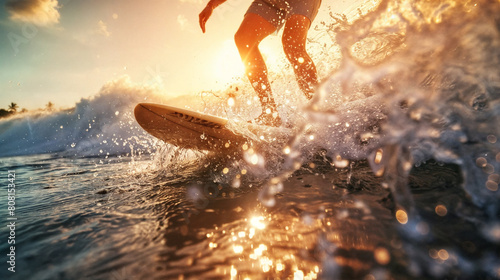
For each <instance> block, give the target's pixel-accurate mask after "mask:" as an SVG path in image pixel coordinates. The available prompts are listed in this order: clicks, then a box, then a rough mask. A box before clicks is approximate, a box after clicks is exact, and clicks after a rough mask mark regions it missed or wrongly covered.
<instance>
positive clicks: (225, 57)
mask: <svg viewBox="0 0 500 280" xmlns="http://www.w3.org/2000/svg"><path fill="white" fill-rule="evenodd" d="M276 46H279V45H278V44H276V42H274V41H273V40H267V42H263V44H261V45H260V46H259V50H260V52H261V53H262V56H263V57H264V60H265V62H266V66H267V68H268V70H269V71H270V72H273V71H280V70H279V68H280V67H281V66H282V63H281V61H282V59H283V54H282V53H280V52H279V49H277V47H276ZM212 65H213V73H212V75H213V79H215V82H217V84H219V85H220V86H221V87H222V88H224V87H226V86H227V85H228V84H231V83H233V82H234V81H235V80H236V79H238V78H241V77H243V76H244V75H245V68H244V66H243V62H241V58H240V55H239V53H238V49H237V48H236V45H235V43H234V41H232V40H226V41H224V42H223V43H222V46H221V47H220V49H219V50H218V51H217V52H216V55H215V56H214V61H213V63H212Z"/></svg>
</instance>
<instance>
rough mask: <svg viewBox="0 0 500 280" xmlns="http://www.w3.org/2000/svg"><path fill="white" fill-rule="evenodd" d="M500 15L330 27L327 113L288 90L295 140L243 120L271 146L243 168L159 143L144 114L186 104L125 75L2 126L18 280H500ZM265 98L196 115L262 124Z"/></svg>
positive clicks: (487, 11)
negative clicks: (140, 120) (140, 116)
mask: <svg viewBox="0 0 500 280" xmlns="http://www.w3.org/2000/svg"><path fill="white" fill-rule="evenodd" d="M499 15H500V2H499V1H493V0H490V1H451V0H450V1H380V2H373V1H367V2H365V3H364V5H362V6H361V8H360V9H359V10H353V11H346V14H345V16H342V15H334V14H332V15H331V16H332V17H331V20H330V22H321V23H318V26H317V27H315V30H314V31H311V34H312V36H311V37H312V40H311V42H310V44H309V45H310V47H311V48H312V50H313V51H312V53H313V57H315V60H316V61H318V70H319V72H320V76H321V77H323V82H322V84H321V85H320V87H319V88H318V90H317V92H316V95H315V97H314V98H313V100H312V101H311V102H310V103H308V104H307V105H306V106H305V107H303V104H305V102H304V100H305V99H304V100H302V99H301V98H303V97H301V96H300V95H299V93H298V90H297V88H296V86H295V84H294V83H293V74H291V71H287V70H291V69H289V68H286V67H285V68H283V69H284V70H283V72H282V73H273V74H272V75H273V77H272V78H273V80H274V81H275V82H274V83H273V90H274V92H275V94H276V99H277V101H278V102H279V104H280V108H279V110H280V114H281V115H282V117H283V119H284V120H285V122H286V125H288V126H293V129H292V130H289V129H283V131H282V133H281V134H280V135H277V136H276V138H275V139H265V140H262V139H260V137H259V135H252V134H250V132H248V131H245V130H244V128H243V127H239V126H238V123H237V122H233V121H231V124H230V127H231V129H234V130H235V131H236V132H238V133H242V134H245V135H246V136H247V137H249V139H253V140H254V141H253V144H254V145H251V146H250V147H249V148H247V149H244V150H243V149H242V151H241V153H238V154H231V155H225V154H217V153H208V152H202V151H192V150H183V149H179V148H177V147H174V146H171V145H168V144H165V143H162V142H161V141H158V140H156V139H154V138H153V137H151V136H149V135H147V134H146V133H145V132H144V131H142V129H141V128H140V127H139V126H138V125H137V124H136V123H135V120H134V119H133V116H132V111H133V107H134V106H135V104H136V103H138V102H141V101H149V102H169V101H167V100H164V99H162V97H161V94H160V93H158V92H157V91H155V89H153V88H150V87H146V86H141V85H137V84H134V83H133V82H131V81H129V80H127V79H126V78H122V79H119V80H116V81H112V82H110V83H108V84H106V85H104V86H103V88H102V89H101V91H100V92H99V93H98V94H97V95H96V96H95V97H93V98H89V99H82V100H81V101H80V102H78V103H77V104H76V105H75V108H73V109H69V110H65V111H55V112H39V113H31V114H25V115H18V116H16V117H15V118H10V119H2V120H0V156H1V158H0V174H1V180H3V182H1V185H2V186H3V188H2V189H3V191H2V193H3V194H2V195H0V204H1V205H3V206H0V215H1V216H2V217H3V218H2V220H3V221H4V226H2V227H0V237H1V239H0V240H3V241H0V252H1V255H2V258H1V260H2V261H1V263H2V265H1V266H0V278H1V279H117V280H118V279H499V278H500V253H499V252H500V218H499V217H500V203H499V201H500V200H499V199H500V191H499V190H498V184H499V183H500V175H499V170H500V143H499V141H498V137H500V129H499V128H500V127H499V125H498V124H499V121H500V117H499V116H500V102H499V100H500V68H499V65H500V17H499ZM249 100H250V101H252V100H253V93H252V90H251V89H250V88H249V85H248V84H247V82H245V81H244V80H242V81H236V82H235V84H234V85H232V86H231V87H230V89H229V90H228V91H227V92H222V93H217V94H208V93H202V94H200V96H199V97H195V98H193V101H194V102H191V103H193V104H194V103H198V104H200V107H199V108H193V109H198V110H200V111H204V112H208V113H213V114H218V115H222V116H228V117H229V118H230V119H231V120H234V119H240V120H241V119H243V120H246V119H249V118H251V117H252V116H253V115H254V114H255V113H258V112H257V111H256V109H255V103H254V102H253V103H252V102H249ZM221 104H223V105H221ZM192 106H194V105H192ZM257 109H258V108H257ZM9 184H10V185H9ZM14 190H15V192H14ZM9 191H10V192H9ZM9 194H10V195H9ZM9 206H10V209H9ZM13 242H15V244H14V243H13ZM12 246H13V247H12ZM9 268H10V269H11V270H15V272H12V271H11V270H9Z"/></svg>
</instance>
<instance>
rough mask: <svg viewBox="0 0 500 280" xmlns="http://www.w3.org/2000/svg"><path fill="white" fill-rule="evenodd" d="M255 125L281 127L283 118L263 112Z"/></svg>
mask: <svg viewBox="0 0 500 280" xmlns="http://www.w3.org/2000/svg"><path fill="white" fill-rule="evenodd" d="M253 122H254V123H256V124H260V125H268V126H276V127H278V126H281V118H280V116H279V115H278V113H276V112H275V113H267V112H262V114H260V116H258V117H257V118H256V119H254V120H253Z"/></svg>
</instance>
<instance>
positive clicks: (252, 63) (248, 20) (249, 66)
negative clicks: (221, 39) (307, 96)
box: [234, 13, 277, 118]
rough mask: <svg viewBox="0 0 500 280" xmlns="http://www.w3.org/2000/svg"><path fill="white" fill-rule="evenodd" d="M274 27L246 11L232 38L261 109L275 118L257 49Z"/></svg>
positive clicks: (271, 99) (264, 70) (269, 88)
mask: <svg viewBox="0 0 500 280" xmlns="http://www.w3.org/2000/svg"><path fill="white" fill-rule="evenodd" d="M275 30H276V27H275V26H274V25H272V24H271V23H269V22H268V21H267V20H266V19H264V18H263V17H262V16H260V15H257V14H254V13H247V14H246V15H245V17H244V19H243V22H242V23H241V25H240V27H239V29H238V31H237V32H236V34H235V35H234V40H235V42H236V46H237V47H238V51H239V53H240V56H241V60H242V61H243V63H244V65H245V70H246V74H247V77H248V79H249V80H250V83H251V84H252V87H253V88H254V90H255V92H256V93H257V95H258V96H259V99H260V102H261V103H262V107H263V108H262V109H263V110H262V111H263V112H264V113H267V114H268V115H275V118H277V110H276V103H275V102H274V98H273V95H272V91H271V85H270V84H269V79H268V77H267V67H266V63H265V61H264V59H263V58H262V54H261V53H260V50H259V44H260V42H261V41H262V40H263V39H264V38H266V37H267V36H269V35H270V34H272V33H273V32H274V31H275Z"/></svg>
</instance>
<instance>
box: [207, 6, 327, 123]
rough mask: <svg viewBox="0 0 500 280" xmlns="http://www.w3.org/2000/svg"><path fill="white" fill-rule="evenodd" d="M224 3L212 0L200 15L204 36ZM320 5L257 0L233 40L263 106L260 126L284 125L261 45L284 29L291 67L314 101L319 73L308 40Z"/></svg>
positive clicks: (309, 97)
mask: <svg viewBox="0 0 500 280" xmlns="http://www.w3.org/2000/svg"><path fill="white" fill-rule="evenodd" d="M224 2H226V0H210V1H209V2H208V4H207V6H206V7H205V9H203V11H202V12H201V13H200V15H199V18H200V27H201V30H202V31H203V33H205V24H206V22H207V20H208V19H209V18H210V16H211V15H212V12H213V10H214V9H215V8H216V7H217V6H219V5H221V4H222V3H224ZM320 5H321V0H287V1H285V0H254V1H253V2H252V4H251V5H250V7H249V8H248V10H247V12H246V14H245V17H244V18H243V22H242V23H241V25H240V27H239V29H238V31H237V32H236V34H235V35H234V40H235V43H236V47H237V48H238V51H239V53H240V56H241V60H242V61H243V63H244V65H245V72H246V75H247V77H248V79H249V80H250V83H251V84H252V87H253V88H254V90H255V92H256V93H257V95H258V96H259V99H260V102H261V104H262V114H261V115H260V116H259V117H258V118H257V119H255V121H256V122H257V123H259V124H265V125H273V126H280V125H281V118H280V116H279V115H278V111H277V107H276V103H275V101H274V98H273V94H272V91H271V86H270V84H269V80H268V77H267V67H266V64H265V62H264V59H263V58H262V54H261V53H260V51H259V44H260V42H261V41H262V40H263V39H264V38H266V37H267V36H269V35H270V34H272V33H273V32H275V31H277V30H279V29H280V28H281V27H283V26H284V30H283V37H282V44H283V50H284V52H285V55H286V57H287V59H288V61H290V63H291V64H292V67H293V69H294V72H295V76H296V78H297V82H298V84H299V87H300V89H301V90H302V92H303V93H304V94H305V96H306V97H307V98H308V99H311V98H312V94H313V92H314V87H315V86H316V85H317V84H318V74H317V71H316V66H315V65H314V62H313V61H312V59H311V58H310V56H309V54H308V53H307V52H306V39H307V32H308V30H309V27H310V26H311V22H312V21H313V20H314V18H315V16H316V14H317V13H318V9H319V6H320Z"/></svg>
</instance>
